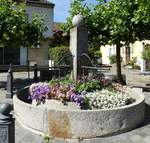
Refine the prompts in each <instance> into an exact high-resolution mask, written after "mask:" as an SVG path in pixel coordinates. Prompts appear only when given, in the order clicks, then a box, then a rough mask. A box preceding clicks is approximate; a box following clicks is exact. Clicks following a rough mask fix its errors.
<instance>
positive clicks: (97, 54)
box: [94, 50, 102, 58]
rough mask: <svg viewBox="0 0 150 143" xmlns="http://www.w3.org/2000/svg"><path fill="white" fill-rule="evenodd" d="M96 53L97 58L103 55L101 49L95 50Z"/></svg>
mask: <svg viewBox="0 0 150 143" xmlns="http://www.w3.org/2000/svg"><path fill="white" fill-rule="evenodd" d="M94 55H95V57H97V58H101V57H102V53H101V51H100V50H99V51H95V52H94Z"/></svg>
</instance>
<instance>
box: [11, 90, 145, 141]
mask: <svg viewBox="0 0 150 143" xmlns="http://www.w3.org/2000/svg"><path fill="white" fill-rule="evenodd" d="M128 92H129V94H130V95H131V96H132V97H133V98H135V99H136V102H134V103H133V104H130V105H127V106H124V107H120V108H114V109H105V110H79V109H73V110H70V109H68V108H64V109H62V108H61V106H57V107H56V109H55V108H54V106H52V107H51V104H49V107H48V108H46V107H45V108H43V107H42V106H34V105H31V104H29V103H25V102H26V101H25V98H23V97H24V96H25V93H26V94H27V89H24V90H22V91H21V92H20V93H19V94H18V95H17V96H14V99H13V101H14V112H15V116H16V119H17V120H18V121H19V122H20V123H21V124H22V125H23V126H24V127H26V128H28V129H29V130H31V131H33V132H35V133H40V134H47V133H48V134H49V135H51V136H52V137H54V138H68V139H78V138H94V137H99V136H105V135H111V134H115V133H121V132H125V131H128V130H131V129H133V128H135V127H137V126H138V125H139V124H140V123H142V121H143V120H144V110H145V109H144V107H145V103H144V100H145V99H144V95H142V92H139V91H138V90H135V89H132V90H131V89H129V91H128Z"/></svg>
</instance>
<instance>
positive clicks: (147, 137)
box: [0, 66, 150, 143]
mask: <svg viewBox="0 0 150 143" xmlns="http://www.w3.org/2000/svg"><path fill="white" fill-rule="evenodd" d="M111 72H112V73H114V72H115V67H114V66H113V68H112V69H111ZM123 73H125V74H126V77H127V84H128V85H129V86H145V84H147V83H149V82H150V75H146V76H144V75H141V74H140V72H139V71H137V70H130V69H123ZM14 77H16V78H17V79H16V80H15V81H16V82H15V88H16V89H20V88H21V87H23V86H25V85H27V84H28V83H30V82H31V80H30V81H28V82H27V80H26V79H27V73H15V75H14ZM32 77H33V74H32V73H31V78H32ZM0 81H3V82H4V83H5V81H6V74H5V73H4V74H2V73H0ZM16 83H17V84H16ZM16 89H15V90H16ZM5 94H6V91H5V89H0V102H1V103H3V102H9V103H11V104H12V100H11V99H9V100H8V99H7V100H6V98H5ZM144 95H145V98H146V104H147V105H146V116H145V121H144V123H143V124H142V125H141V126H140V127H138V128H136V129H134V130H132V131H129V132H127V133H122V134H119V135H114V136H111V137H103V138H95V139H93V140H91V141H89V140H83V141H81V143H127V142H129V143H150V93H148V92H144ZM15 138H16V142H15V143H42V142H43V137H41V136H39V135H35V134H33V133H31V132H30V131H28V130H26V129H24V128H23V127H21V126H20V125H19V123H18V122H16V124H15ZM53 142H54V143H55V142H56V143H77V142H78V141H77V140H74V141H69V140H66V141H61V140H55V141H53Z"/></svg>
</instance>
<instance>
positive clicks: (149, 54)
mask: <svg viewBox="0 0 150 143" xmlns="http://www.w3.org/2000/svg"><path fill="white" fill-rule="evenodd" d="M142 57H143V59H145V60H150V46H147V47H146V48H145V49H144V51H143V52H142Z"/></svg>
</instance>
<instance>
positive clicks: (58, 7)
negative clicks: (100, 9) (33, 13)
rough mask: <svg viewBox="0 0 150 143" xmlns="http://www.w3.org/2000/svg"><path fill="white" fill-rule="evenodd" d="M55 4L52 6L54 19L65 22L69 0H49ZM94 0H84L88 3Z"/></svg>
mask: <svg viewBox="0 0 150 143" xmlns="http://www.w3.org/2000/svg"><path fill="white" fill-rule="evenodd" d="M50 1H51V2H53V3H54V4H55V7H54V21H55V22H65V21H66V18H67V17H68V15H69V13H68V11H69V7H70V2H71V0H50ZM95 1H96V0H86V2H89V3H95Z"/></svg>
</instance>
